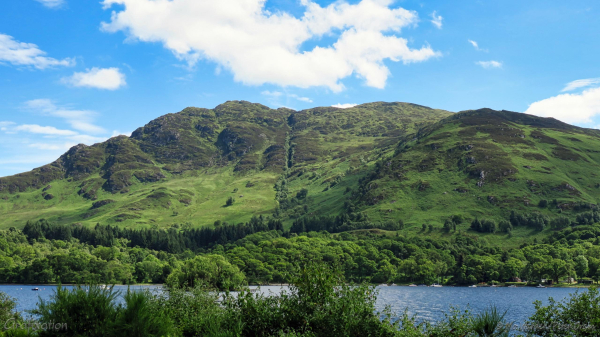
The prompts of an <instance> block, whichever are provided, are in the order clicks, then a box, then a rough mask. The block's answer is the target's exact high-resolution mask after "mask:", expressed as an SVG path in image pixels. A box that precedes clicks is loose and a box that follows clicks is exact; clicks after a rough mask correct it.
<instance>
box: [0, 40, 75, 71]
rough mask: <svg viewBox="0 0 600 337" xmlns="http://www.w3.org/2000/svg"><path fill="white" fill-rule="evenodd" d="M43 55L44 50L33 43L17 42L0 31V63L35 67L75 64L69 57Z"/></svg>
mask: <svg viewBox="0 0 600 337" xmlns="http://www.w3.org/2000/svg"><path fill="white" fill-rule="evenodd" d="M45 55H46V52H44V51H42V50H40V49H39V48H38V46H36V45H35V44H33V43H25V42H19V41H16V40H15V39H14V38H13V37H12V36H10V35H6V34H1V33H0V64H2V63H10V64H12V65H15V66H26V67H34V68H37V69H46V68H51V67H58V66H63V67H69V66H73V65H75V60H74V59H71V58H66V59H64V60H57V59H54V58H51V57H46V56H45Z"/></svg>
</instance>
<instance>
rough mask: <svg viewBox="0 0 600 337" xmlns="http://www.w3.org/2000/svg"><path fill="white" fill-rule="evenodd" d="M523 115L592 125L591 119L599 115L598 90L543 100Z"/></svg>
mask: <svg viewBox="0 0 600 337" xmlns="http://www.w3.org/2000/svg"><path fill="white" fill-rule="evenodd" d="M525 113H528V114H531V115H536V116H541V117H554V118H556V119H558V120H561V121H563V122H565V123H571V124H574V123H592V122H593V121H592V118H593V117H595V116H598V115H600V88H592V89H588V90H585V91H583V92H582V93H580V94H561V95H558V96H554V97H550V98H547V99H543V100H541V101H538V102H535V103H533V104H531V105H530V106H529V108H528V109H527V111H525Z"/></svg>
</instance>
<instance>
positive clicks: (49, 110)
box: [25, 98, 106, 134]
mask: <svg viewBox="0 0 600 337" xmlns="http://www.w3.org/2000/svg"><path fill="white" fill-rule="evenodd" d="M25 107H26V108H28V109H30V110H34V111H36V112H40V113H42V114H44V115H47V116H53V117H59V118H63V119H64V120H65V121H66V122H67V123H69V124H70V125H71V127H72V128H74V129H75V130H79V131H83V132H86V133H92V134H96V133H103V132H106V130H104V129H103V128H101V127H99V126H96V125H94V124H93V123H92V122H93V120H94V118H95V116H96V113H95V112H93V111H89V110H72V109H68V108H65V107H59V106H56V105H55V104H54V103H53V102H52V101H51V100H49V99H45V98H42V99H34V100H31V101H27V102H25Z"/></svg>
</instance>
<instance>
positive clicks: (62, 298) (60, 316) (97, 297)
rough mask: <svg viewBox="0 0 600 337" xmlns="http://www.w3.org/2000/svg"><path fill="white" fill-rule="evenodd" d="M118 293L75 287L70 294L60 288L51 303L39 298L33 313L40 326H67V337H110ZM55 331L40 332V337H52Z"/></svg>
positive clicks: (67, 290) (65, 332) (115, 316)
mask: <svg viewBox="0 0 600 337" xmlns="http://www.w3.org/2000/svg"><path fill="white" fill-rule="evenodd" d="M118 295H119V293H118V292H117V291H114V290H113V287H109V288H106V289H105V288H102V287H100V286H96V285H93V286H87V287H81V286H76V287H74V288H73V289H71V290H69V289H67V288H64V287H61V286H58V287H57V288H56V290H55V292H54V294H53V295H52V296H51V297H50V300H44V299H42V298H40V300H39V303H38V307H37V308H36V309H34V310H32V311H31V313H32V314H34V315H38V316H39V321H41V322H58V323H66V324H67V329H66V331H64V332H63V334H62V335H64V336H89V337H95V336H98V337H100V336H111V335H114V331H112V328H113V327H114V322H115V321H116V319H117V306H116V304H115V299H116V298H117V296H118ZM54 334H55V332H53V331H41V332H40V336H53V335H54Z"/></svg>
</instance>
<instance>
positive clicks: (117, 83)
mask: <svg viewBox="0 0 600 337" xmlns="http://www.w3.org/2000/svg"><path fill="white" fill-rule="evenodd" d="M62 81H63V83H67V84H69V85H72V86H75V87H87V88H97V89H105V90H117V89H119V88H121V87H122V86H124V85H125V84H127V83H126V82H125V75H124V74H123V73H121V70H119V68H95V67H94V68H92V69H88V70H87V71H86V72H76V73H74V74H73V76H70V77H65V78H63V79H62Z"/></svg>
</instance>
